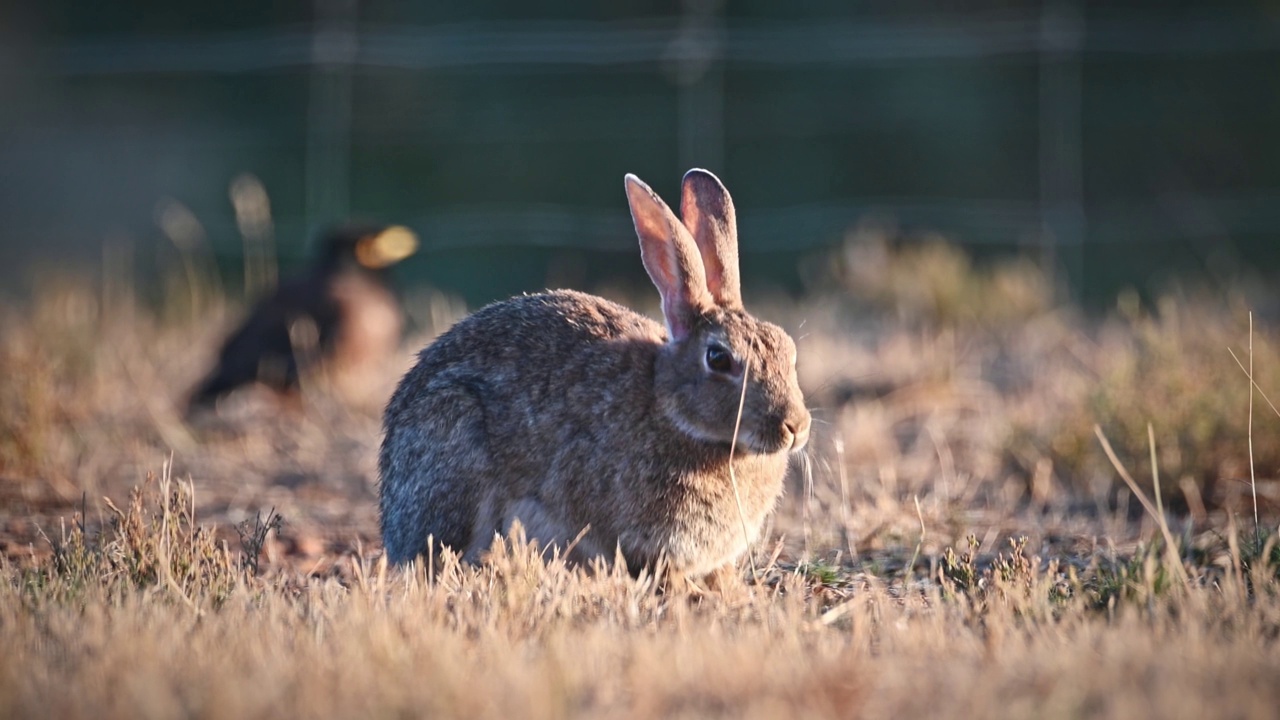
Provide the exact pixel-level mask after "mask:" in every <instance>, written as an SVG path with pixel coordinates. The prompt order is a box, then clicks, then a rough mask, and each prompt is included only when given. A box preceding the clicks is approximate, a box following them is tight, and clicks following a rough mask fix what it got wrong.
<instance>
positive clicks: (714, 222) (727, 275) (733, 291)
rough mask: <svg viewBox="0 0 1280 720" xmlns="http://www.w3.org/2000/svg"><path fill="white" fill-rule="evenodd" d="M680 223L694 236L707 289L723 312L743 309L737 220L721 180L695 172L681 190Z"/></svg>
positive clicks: (695, 169)
mask: <svg viewBox="0 0 1280 720" xmlns="http://www.w3.org/2000/svg"><path fill="white" fill-rule="evenodd" d="M680 219H681V221H682V222H683V223H684V226H685V227H686V228H688V229H689V233H690V234H691V235H693V241H694V242H695V243H697V245H698V251H699V253H700V254H701V255H702V265H703V267H704V268H705V269H706V273H707V276H706V279H707V289H708V290H710V291H711V296H712V297H713V298H715V301H716V304H717V305H719V306H720V307H722V308H727V309H732V310H741V309H742V283H741V280H740V279H739V276H738V219H737V216H736V215H735V213H734V210H733V198H731V197H729V191H728V190H726V189H725V187H724V184H723V183H721V182H720V178H718V177H716V176H715V175H713V174H711V173H710V172H708V171H707V170H703V169H701V168H694V169H692V170H690V171H689V172H687V173H685V175H684V182H683V183H682V184H681V187H680Z"/></svg>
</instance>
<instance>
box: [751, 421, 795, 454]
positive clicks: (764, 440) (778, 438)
mask: <svg viewBox="0 0 1280 720" xmlns="http://www.w3.org/2000/svg"><path fill="white" fill-rule="evenodd" d="M807 442H809V429H808V425H807V424H806V425H805V427H804V428H803V429H799V430H793V429H792V428H791V427H789V426H787V425H783V426H782V427H781V428H779V432H776V433H770V434H768V435H762V434H760V433H756V432H752V431H751V430H748V429H746V428H743V429H742V430H741V431H740V432H739V433H738V441H737V446H738V452H743V451H746V452H747V453H750V454H754V455H776V454H778V453H782V452H787V453H794V452H800V451H801V450H803V449H804V446H805V444H806V443H807Z"/></svg>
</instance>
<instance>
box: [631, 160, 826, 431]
mask: <svg viewBox="0 0 1280 720" xmlns="http://www.w3.org/2000/svg"><path fill="white" fill-rule="evenodd" d="M626 189H627V201H628V203H629V204H630V206H631V217H632V219H633V220H634V221H635V226H636V234H637V235H638V236H639V238H640V254H641V257H642V259H643V261H644V267H645V270H647V271H648V273H649V277H650V278H652V279H653V283H654V285H656V286H657V288H658V293H659V294H660V295H661V297H662V315H663V319H664V320H665V321H666V326H667V337H668V341H667V344H666V345H665V346H664V348H663V350H662V352H661V353H659V356H658V360H657V363H656V368H655V378H654V384H655V391H656V395H657V402H658V406H659V407H660V408H661V410H662V412H663V414H664V415H665V416H666V417H667V418H668V419H669V420H670V421H671V422H672V423H673V424H675V425H676V427H678V428H679V429H680V430H681V431H682V432H684V433H685V434H686V435H689V436H690V437H693V438H695V439H697V440H700V441H703V442H712V443H721V444H724V445H728V444H730V442H731V441H732V440H733V438H734V434H735V428H736V432H737V447H738V450H739V451H740V452H748V453H754V454H775V453H779V452H784V451H795V450H800V449H801V448H803V447H804V444H805V442H806V441H807V440H808V437H809V423H810V418H809V411H808V410H807V409H805V406H804V396H803V395H802V393H801V392H800V386H799V383H798V381H797V379H796V365H795V363H796V346H795V343H794V342H792V340H791V338H790V337H789V336H788V335H787V334H786V332H784V331H783V330H782V328H780V327H778V326H776V325H773V324H772V323H768V322H764V321H763V320H760V319H758V318H756V317H754V316H752V315H750V314H748V313H747V312H746V310H745V309H744V308H743V306H742V294H741V285H740V282H739V276H738V236H737V220H736V218H735V215H734V209H733V200H732V198H730V197H729V191H728V190H726V189H725V187H724V185H722V184H721V183H720V180H719V179H717V178H716V176H715V175H712V174H711V173H709V172H707V171H706V170H699V169H694V170H690V171H689V172H688V173H687V174H685V176H684V182H683V184H682V186H681V198H680V214H681V217H680V218H677V217H676V215H675V213H673V212H672V211H671V209H670V208H669V207H667V204H666V203H664V202H663V201H662V199H661V198H659V197H658V196H657V194H655V193H654V192H653V191H652V190H650V189H649V186H648V185H645V184H644V183H643V182H642V181H641V180H640V179H639V178H637V177H636V176H634V175H627V177H626ZM744 379H745V381H746V391H745V395H744V393H743V382H744ZM740 405H741V408H742V412H741V422H740V424H739V406H740Z"/></svg>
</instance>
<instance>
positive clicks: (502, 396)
mask: <svg viewBox="0 0 1280 720" xmlns="http://www.w3.org/2000/svg"><path fill="white" fill-rule="evenodd" d="M626 187H627V193H628V199H629V201H630V204H631V209H632V216H633V219H634V220H635V222H636V228H637V233H638V235H639V236H640V239H641V249H642V256H643V258H644V263H645V267H646V269H647V270H648V271H649V274H650V276H651V277H653V279H654V282H655V285H657V286H658V288H659V292H660V293H661V294H662V298H663V309H664V317H665V319H666V320H667V327H666V328H664V327H663V326H662V325H659V324H658V323H655V322H654V321H652V320H650V319H649V318H646V317H644V316H642V315H639V314H637V313H635V312H633V311H631V310H629V309H627V308H625V307H622V306H620V305H618V304H616V303H613V302H610V301H608V300H604V299H603V298H599V297H595V296H592V295H586V294H583V293H579V292H574V291H570V290H558V291H554V292H548V293H544V294H540V295H527V296H522V297H517V298H513V299H511V300H507V301H504V302H499V303H495V304H493V305H489V306H488V307H485V308H483V309H481V310H479V311H478V312H476V313H475V314H473V315H471V316H470V317H468V318H467V319H465V320H463V321H462V322H460V323H458V324H457V325H456V326H455V327H454V328H452V329H451V330H449V331H448V332H446V333H445V334H444V335H442V336H441V337H440V338H439V339H437V340H436V341H435V342H434V343H432V344H431V345H430V346H428V347H427V348H426V349H424V350H423V351H422V353H421V354H420V355H419V360H418V363H417V365H416V366H415V367H414V368H413V369H412V370H410V371H409V372H408V373H407V374H406V375H405V377H404V378H403V379H402V380H401V382H400V385H399V387H398V388H397V390H396V392H395V395H394V396H393V397H392V399H391V402H390V404H389V405H388V406H387V411H386V415H385V418H384V423H385V438H384V440H383V444H382V451H381V454H380V457H379V470H380V474H381V489H380V493H381V516H382V529H383V540H384V544H385V546H386V551H387V554H388V556H389V558H390V559H391V560H392V561H394V562H405V561H408V560H411V559H413V558H414V557H416V556H418V555H420V554H422V553H423V552H425V551H426V550H427V538H428V537H429V536H430V537H433V538H434V540H435V542H436V543H439V544H443V545H447V546H449V547H451V548H453V549H454V550H455V551H457V552H460V553H462V554H463V556H464V557H465V558H466V559H468V560H471V561H475V560H478V559H479V558H480V556H481V555H482V554H483V553H484V551H485V550H486V549H487V548H488V547H489V545H490V543H491V542H492V540H493V537H494V534H495V533H505V532H507V531H508V530H509V529H510V527H511V525H512V522H513V521H514V520H516V519H519V520H520V522H521V524H522V525H523V526H524V528H525V530H526V533H527V535H528V536H529V537H530V538H532V539H536V540H538V541H539V542H541V543H542V544H543V545H551V544H555V545H558V546H560V547H562V548H563V547H566V546H567V545H568V544H569V543H570V542H572V541H573V539H574V538H576V537H577V536H578V535H579V533H580V531H582V530H583V529H584V528H587V527H589V530H588V531H587V532H586V534H585V535H583V536H582V538H581V541H580V542H579V543H578V545H577V546H576V547H575V549H574V558H575V559H579V560H581V559H587V558H591V557H596V556H604V557H606V558H612V557H613V556H614V553H615V549H620V550H621V551H622V554H623V556H624V557H625V558H626V561H627V563H628V565H629V566H630V567H631V568H633V569H638V568H639V567H642V566H652V565H653V564H655V563H656V562H657V561H658V560H659V559H660V558H662V559H664V560H665V561H666V563H667V564H668V567H669V568H671V569H672V570H674V571H676V572H679V573H681V574H685V575H689V576H701V575H705V574H707V573H709V572H711V571H713V570H716V569H717V568H719V567H721V566H724V565H726V564H728V563H732V562H733V561H734V560H735V559H736V558H737V557H738V556H739V555H741V554H742V552H743V551H744V550H745V549H746V546H747V543H748V541H754V540H755V538H756V536H757V535H758V534H759V532H760V529H761V527H762V526H763V524H764V521H765V519H766V517H767V516H768V514H769V513H770V512H771V511H772V510H773V508H774V506H775V505H776V503H777V499H778V497H779V496H780V495H781V492H782V481H783V477H784V475H785V473H786V469H787V464H788V459H789V453H790V452H792V451H795V450H799V449H800V448H802V447H803V446H804V443H805V441H806V439H807V436H808V430H809V423H810V419H809V413H808V411H807V410H806V409H805V407H804V399H803V397H802V395H801V393H800V389H799V386H798V384H797V381H796V375H795V366H794V359H795V345H794V343H793V342H792V341H791V338H790V337H788V336H787V334H786V333H785V332H783V330H782V329H781V328H779V327H777V326H775V325H772V324H769V323H767V322H764V321H761V320H759V319H757V318H755V317H753V316H751V315H749V314H748V313H747V312H746V311H745V310H743V309H742V305H741V295H740V288H738V279H737V278H738V273H737V238H736V229H735V227H734V219H733V206H732V201H731V200H730V199H729V195H728V192H727V191H725V190H724V188H723V186H722V185H720V182H719V180H717V179H716V178H715V176H713V175H711V174H710V173H707V172H706V171H701V170H691V171H690V172H689V174H688V175H686V177H685V182H684V198H683V200H684V201H683V202H682V210H683V214H684V222H683V223H682V222H681V221H680V220H679V219H677V218H676V217H675V215H674V213H672V212H671V210H670V209H669V208H668V207H667V206H666V205H665V204H664V203H662V201H661V200H660V199H658V198H657V196H656V195H654V194H653V193H652V191H650V190H649V188H648V187H647V186H645V185H644V184H643V183H641V182H640V181H639V180H638V179H635V178H634V177H633V176H628V177H627V183H626ZM695 206H696V207H695ZM698 207H701V208H702V209H703V212H699V210H698V209H697V208H698ZM691 208H692V209H691ZM684 223H689V226H688V227H686V225H685V224H684ZM704 267H705V268H706V269H707V270H709V271H711V272H706V271H704ZM713 276H714V279H711V280H710V282H708V280H709V279H710V278H712V277H713ZM709 285H710V287H708V286H709ZM712 340H714V341H716V342H718V343H720V344H721V345H722V346H724V347H725V348H726V349H728V350H729V351H730V352H731V354H732V356H733V358H734V363H735V366H734V367H736V368H738V372H737V374H736V375H735V374H734V373H732V372H727V373H717V372H713V371H712V370H711V369H710V367H709V366H708V365H707V363H706V361H705V358H706V354H707V345H708V343H709V342H711V341H712ZM742 365H746V366H747V368H748V370H747V375H748V385H747V392H746V399H745V403H744V408H743V412H742V421H741V428H740V430H739V433H738V440H737V452H736V453H735V456H734V458H733V470H734V473H735V476H736V479H737V485H738V488H739V491H740V493H741V501H742V511H743V515H744V516H745V522H746V526H747V533H748V537H744V535H743V528H742V520H741V519H740V517H739V512H738V506H737V504H736V502H735V498H734V491H733V485H732V483H731V481H730V475H729V455H730V450H729V448H730V443H731V441H732V439H733V435H734V423H735V419H736V418H737V415H738V405H739V399H740V394H741V392H742V374H741V366H742Z"/></svg>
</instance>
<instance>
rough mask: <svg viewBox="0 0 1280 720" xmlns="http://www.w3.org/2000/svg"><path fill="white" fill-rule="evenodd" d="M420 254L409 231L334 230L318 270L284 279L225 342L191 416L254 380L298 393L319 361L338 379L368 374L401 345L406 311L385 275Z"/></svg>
mask: <svg viewBox="0 0 1280 720" xmlns="http://www.w3.org/2000/svg"><path fill="white" fill-rule="evenodd" d="M417 248H418V238H417V236H415V235H414V234H413V232H412V231H411V230H409V229H408V228H405V227H400V226H394V225H393V226H385V225H356V224H351V225H342V226H339V227H336V228H334V229H332V230H330V231H329V232H328V233H326V234H325V235H324V238H323V241H322V243H321V248H320V253H321V254H320V256H319V257H318V258H317V259H316V261H315V262H314V263H313V264H312V265H311V267H310V268H308V269H307V270H306V271H305V272H304V273H303V274H301V275H298V276H295V277H290V278H286V279H284V280H283V281H281V283H280V284H279V286H278V287H277V288H276V290H275V291H274V292H272V293H271V294H269V295H267V296H266V297H264V298H262V299H260V300H259V301H258V302H257V304H255V305H254V306H253V309H252V310H251V311H250V312H249V315H248V317H247V318H246V319H245V320H244V322H243V323H242V324H241V325H240V327H239V328H237V329H236V331H235V332H233V333H231V335H230V336H229V337H228V338H227V339H226V341H225V342H224V343H223V345H222V349H221V351H220V352H219V355H218V363H217V366H216V367H215V368H214V369H213V371H212V372H210V373H209V375H208V376H207V377H206V378H205V379H204V380H203V381H201V382H200V384H199V385H197V386H196V388H195V390H194V391H193V392H192V394H191V397H190V401H189V403H188V410H189V411H192V410H196V409H199V408H203V407H209V406H212V405H213V404H214V403H215V402H216V401H217V400H218V398H220V397H222V396H223V395H226V394H227V393H229V392H231V391H232V390H234V389H236V388H238V387H240V386H242V385H245V384H248V383H251V382H259V383H262V384H263V385H266V386H268V387H270V388H272V389H274V390H277V391H279V392H282V393H290V392H293V391H296V390H297V388H298V384H299V372H300V371H305V370H307V369H309V368H310V367H312V366H313V365H315V364H316V363H317V362H324V363H326V364H327V365H329V366H330V367H331V368H332V369H333V370H335V372H336V373H337V374H338V375H339V376H341V375H343V374H346V375H348V376H350V375H352V374H356V375H358V374H359V373H361V372H365V373H368V372H369V371H370V370H372V369H373V368H374V366H376V364H377V363H378V362H380V361H381V360H383V359H385V358H386V357H387V356H388V355H389V354H390V353H392V352H394V351H395V349H396V348H397V347H398V345H399V343H400V333H401V328H402V325H403V316H402V310H401V307H400V303H399V301H398V300H397V298H396V296H395V295H394V293H393V292H392V290H391V285H390V281H389V278H388V276H387V272H386V269H387V268H389V267H391V266H392V265H394V264H396V263H398V262H400V261H401V260H403V259H405V258H407V257H409V256H410V255H412V254H413V253H414V252H415V251H416V250H417ZM358 379H359V378H356V380H358Z"/></svg>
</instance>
